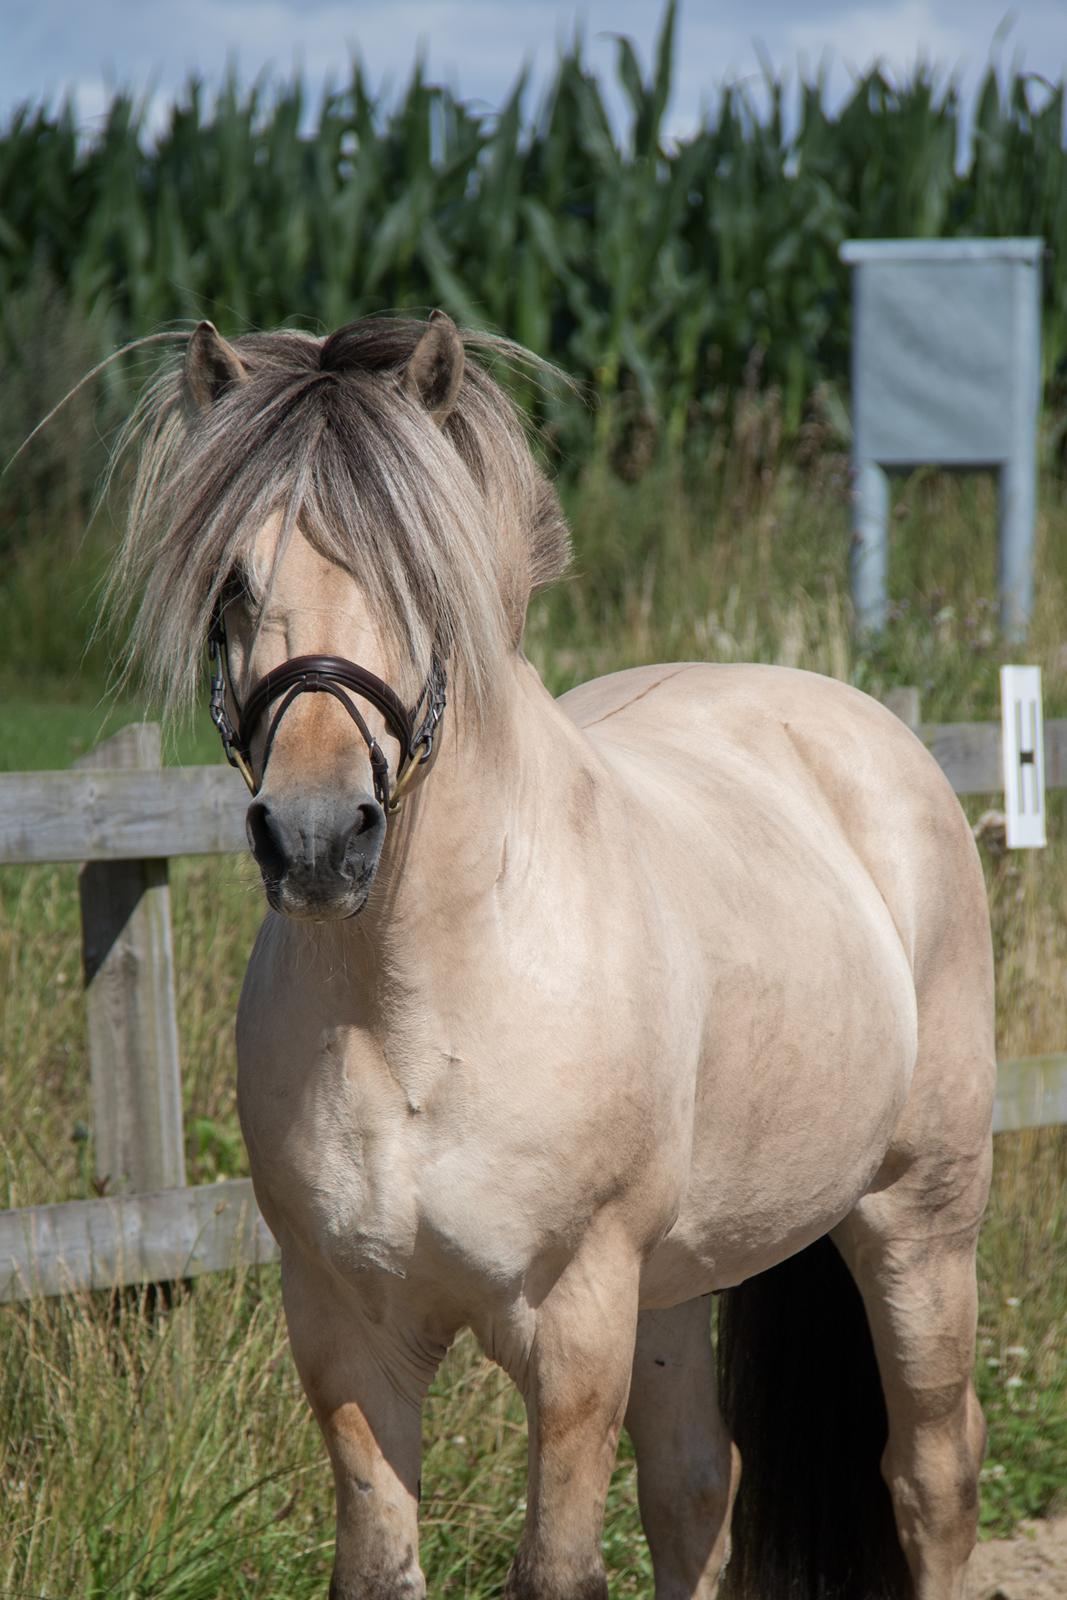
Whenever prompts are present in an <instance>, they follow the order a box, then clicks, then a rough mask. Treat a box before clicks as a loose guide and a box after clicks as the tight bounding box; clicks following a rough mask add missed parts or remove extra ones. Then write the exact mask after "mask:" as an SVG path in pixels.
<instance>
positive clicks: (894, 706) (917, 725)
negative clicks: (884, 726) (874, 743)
mask: <svg viewBox="0 0 1067 1600" xmlns="http://www.w3.org/2000/svg"><path fill="white" fill-rule="evenodd" d="M885 703H886V705H887V706H888V708H889V710H890V711H891V712H892V713H893V715H894V716H895V717H899V718H900V720H901V722H903V723H904V725H905V727H908V728H910V729H911V731H912V733H918V734H921V731H922V712H921V709H920V705H919V691H918V689H916V688H915V687H914V686H913V685H911V684H901V685H900V686H899V687H898V688H896V689H890V690H889V692H888V694H887V695H886V697H885Z"/></svg>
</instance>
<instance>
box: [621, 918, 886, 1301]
mask: <svg viewBox="0 0 1067 1600" xmlns="http://www.w3.org/2000/svg"><path fill="white" fill-rule="evenodd" d="M877 920H878V919H876V921H875V926H874V927H873V928H871V927H869V928H868V930H866V931H865V930H864V928H863V926H862V924H860V925H859V926H858V927H857V928H855V930H854V942H853V944H852V946H851V948H850V951H849V970H848V971H846V972H844V973H841V972H839V971H838V970H837V969H836V968H835V967H834V965H833V963H832V962H831V963H828V964H826V965H825V966H823V967H820V965H819V944H818V941H817V940H816V941H814V943H813V945H812V946H811V947H810V948H809V949H808V951H807V952H806V959H805V961H803V962H796V963H787V964H784V965H782V966H781V967H780V968H779V976H778V979H777V980H776V978H775V964H774V961H773V959H771V958H768V960H767V963H766V968H765V969H764V971H763V972H762V973H761V975H760V978H759V980H758V981H755V982H754V981H753V979H752V977H751V975H750V974H746V973H739V974H738V975H737V978H736V981H735V982H736V993H735V995H734V996H733V997H731V996H730V995H729V994H726V995H722V994H720V1006H719V1008H718V1016H717V1019H716V1021H715V1022H714V1024H713V1026H712V1029H711V1031H710V1036H709V1040H708V1046H707V1051H706V1055H705V1065H704V1068H703V1072H702V1076H701V1082H700V1086H699V1089H698V1094H697V1100H696V1105H695V1111H694V1126H693V1144H692V1165H691V1171H690V1180H689V1183H688V1186H687V1190H686V1193H685V1196H684V1198H683V1201H682V1204H681V1207H680V1210H679V1214H678V1218H677V1220H676V1222H675V1224H674V1227H673V1228H672V1229H671V1232H670V1234H669V1235H668V1236H667V1238H666V1239H665V1240H664V1242H663V1244H662V1245H661V1246H660V1247H659V1248H658V1249H657V1251H656V1252H655V1253H654V1255H653V1256H652V1257H651V1258H650V1260H649V1262H648V1264H647V1267H646V1270H645V1273H644V1277H643V1299H644V1301H645V1302H646V1303H647V1304H650V1305H651V1304H660V1305H662V1304H672V1303H676V1302H677V1301H679V1300H682V1299H687V1298H691V1297H692V1296H693V1295H694V1294H698V1293H703V1292H706V1291H708V1290H710V1289H719V1288H727V1287H729V1286H731V1285H732V1284H735V1283H738V1282H741V1281H742V1280H743V1279H745V1278H748V1277H752V1276H754V1275H755V1274H756V1273H758V1272H762V1271H765V1270H766V1269H767V1268H768V1267H770V1266H773V1265H774V1264H775V1263H776V1262H778V1261H781V1260H784V1259H785V1258H786V1257H787V1256H789V1255H792V1254H793V1253H795V1252H796V1251H797V1250H800V1249H802V1248H804V1246H805V1245H807V1244H809V1243H811V1242H812V1240H814V1239H816V1238H819V1237H820V1236H821V1235H822V1234H824V1233H826V1232H828V1231H829V1230H830V1229H831V1228H832V1227H834V1225H835V1224H836V1223H837V1222H839V1221H840V1220H841V1218H842V1217H844V1216H845V1215H847V1214H848V1212H849V1211H851V1209H852V1207H853V1206H854V1205H855V1203H856V1201H857V1200H858V1199H859V1198H860V1196H861V1195H863V1194H864V1193H865V1192H866V1191H867V1189H868V1187H869V1185H870V1183H871V1181H872V1180H873V1178H874V1176H875V1174H876V1173H877V1172H878V1170H879V1168H880V1167H881V1166H882V1164H883V1162H884V1159H885V1155H886V1152H887V1150H888V1148H889V1146H890V1143H891V1140H892V1137H893V1132H894V1129H895V1128H896V1126H897V1124H898V1122H899V1120H900V1116H901V1113H902V1111H903V1109H904V1106H905V1103H906V1100H907V1097H908V1091H909V1088H910V1086H911V1080H912V1075H913V1072H914V1066H915V1058H916V1052H917V1011H916V1001H915V991H914V984H913V980H912V977H911V973H910V970H909V968H908V966H907V962H906V960H905V958H904V954H903V951H902V949H901V948H900V946H899V943H898V942H897V941H896V940H895V937H893V936H891V935H890V934H887V933H886V932H885V930H884V929H879V928H878V926H877ZM830 949H831V950H833V944H832V942H831V945H830ZM813 969H814V971H813ZM819 971H822V972H824V973H825V974H826V977H825V980H824V981H823V982H820V981H818V978H817V977H816V974H817V973H818V972H819Z"/></svg>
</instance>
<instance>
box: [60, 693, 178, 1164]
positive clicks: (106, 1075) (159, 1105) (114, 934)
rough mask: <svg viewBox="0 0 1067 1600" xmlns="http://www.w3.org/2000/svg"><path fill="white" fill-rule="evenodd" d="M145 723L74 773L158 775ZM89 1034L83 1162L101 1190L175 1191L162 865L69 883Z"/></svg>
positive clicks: (170, 997) (174, 1045)
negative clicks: (88, 1143) (75, 901)
mask: <svg viewBox="0 0 1067 1600" xmlns="http://www.w3.org/2000/svg"><path fill="white" fill-rule="evenodd" d="M159 765H160V736H159V728H158V726H157V725H156V724H155V723H149V722H137V723H132V724H131V725H130V726H129V727H126V728H123V729H121V730H120V731H119V732H118V733H116V734H115V735H114V736H113V737H112V738H110V739H107V740H105V741H104V743H103V744H100V745H97V746H96V748H95V749H94V750H91V751H90V752H89V754H88V755H86V756H83V757H82V760H81V762H80V763H79V766H80V767H83V768H91V769H96V768H104V769H106V768H116V767H117V768H130V767H135V768H139V769H148V770H150V771H154V773H155V775H156V777H157V778H158V775H159ZM79 890H80V896H81V919H82V955H83V961H84V970H85V991H86V1011H87V1015H88V1025H89V1080H90V1090H91V1098H92V1124H93V1156H94V1165H95V1168H96V1178H97V1182H98V1183H99V1185H100V1187H101V1190H109V1191H110V1192H111V1193H112V1194H117V1193H126V1192H127V1191H129V1190H133V1191H135V1192H142V1191H146V1190H151V1189H176V1188H180V1187H181V1186H182V1185H183V1184H184V1182H185V1155H184V1150H183V1140H182V1085H181V1067H180V1064H179V1060H178V1026H177V1017H176V1005H175V996H174V948H173V941H172V938H171V926H170V889H169V888H168V885H167V862H166V859H165V858H155V859H149V860H141V861H91V862H88V863H87V864H86V865H85V866H83V867H82V870H81V875H80V879H79Z"/></svg>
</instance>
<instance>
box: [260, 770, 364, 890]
mask: <svg viewBox="0 0 1067 1600" xmlns="http://www.w3.org/2000/svg"><path fill="white" fill-rule="evenodd" d="M245 822H246V829H247V833H248V842H249V845H250V846H251V849H252V854H253V855H254V856H255V858H256V860H257V861H258V863H259V867H260V871H261V872H262V874H263V879H264V882H265V883H266V884H267V886H268V889H270V890H274V891H284V893H285V897H286V898H289V899H293V900H299V901H301V902H305V903H306V904H308V905H312V904H314V903H315V902H318V901H322V902H329V901H335V900H338V899H339V898H341V897H343V896H345V895H346V894H348V893H353V892H358V891H360V890H363V889H365V888H367V887H369V884H370V879H371V877H372V876H373V874H374V870H375V868H376V867H377V864H378V857H379V856H380V854H381V849H382V844H383V842H384V839H385V828H386V821H385V812H384V811H383V809H382V807H381V806H380V805H379V803H378V801H377V800H376V799H375V798H374V796H373V795H369V794H366V795H360V796H357V797H356V798H354V799H353V798H351V797H349V798H348V800H347V801H345V800H344V799H343V798H342V797H340V796H337V795H333V794H327V795H293V796H284V797H282V796H273V797H270V798H266V797H265V798H261V799H258V800H254V801H253V802H252V804H251V805H250V806H249V808H248V813H247V816H246V819H245ZM281 909H285V907H284V906H283V907H281Z"/></svg>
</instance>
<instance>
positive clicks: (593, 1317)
mask: <svg viewBox="0 0 1067 1600" xmlns="http://www.w3.org/2000/svg"><path fill="white" fill-rule="evenodd" d="M639 1270H640V1264H639V1262H638V1260H637V1259H636V1258H635V1257H634V1255H633V1254H632V1253H630V1252H628V1251H614V1250H612V1249H610V1248H609V1249H603V1248H602V1249H600V1250H596V1251H589V1252H588V1254H585V1253H583V1254H582V1255H579V1256H578V1257H576V1258H575V1259H574V1260H572V1261H571V1262H570V1263H569V1264H568V1266H567V1267H566V1268H565V1269H564V1271H563V1272H562V1273H561V1274H560V1276H559V1277H558V1278H556V1280H555V1282H554V1283H553V1284H552V1286H551V1288H550V1289H549V1290H548V1292H547V1293H546V1294H545V1296H544V1298H543V1299H541V1300H540V1303H539V1304H537V1306H536V1309H535V1310H534V1311H533V1315H532V1318H531V1319H530V1323H529V1325H528V1326H527V1328H526V1330H525V1332H524V1335H523V1337H522V1339H521V1346H522V1349H521V1351H519V1352H517V1353H516V1355H515V1356H513V1358H512V1359H511V1360H507V1361H506V1365H508V1367H509V1369H513V1376H514V1377H515V1378H516V1379H517V1381H519V1382H520V1384H521V1387H522V1388H523V1391H524V1394H525V1398H526V1408H527V1414H528V1417H529V1428H530V1462H529V1483H528V1491H527V1503H526V1526H525V1529H524V1532H523V1537H522V1542H521V1544H520V1546H519V1550H518V1553H517V1555H516V1557H515V1560H514V1562H513V1564H512V1567H511V1571H510V1573H509V1574H508V1581H507V1586H506V1589H505V1596H506V1600H607V1593H608V1589H607V1582H606V1579H605V1576H604V1565H603V1560H602V1557H601V1551H600V1539H601V1530H602V1526H603V1520H604V1501H605V1499H606V1497H607V1492H608V1484H609V1482H610V1479H611V1471H612V1467H613V1466H614V1463H615V1451H616V1448H617V1446H618V1442H619V1432H620V1430H621V1428H622V1419H623V1413H624V1412H625V1410H626V1397H627V1392H628V1389H629V1384H630V1370H631V1366H632V1363H633V1349H634V1330H635V1323H636V1318H637V1287H638V1276H639Z"/></svg>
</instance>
